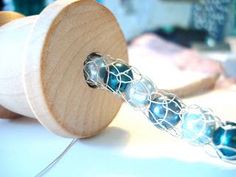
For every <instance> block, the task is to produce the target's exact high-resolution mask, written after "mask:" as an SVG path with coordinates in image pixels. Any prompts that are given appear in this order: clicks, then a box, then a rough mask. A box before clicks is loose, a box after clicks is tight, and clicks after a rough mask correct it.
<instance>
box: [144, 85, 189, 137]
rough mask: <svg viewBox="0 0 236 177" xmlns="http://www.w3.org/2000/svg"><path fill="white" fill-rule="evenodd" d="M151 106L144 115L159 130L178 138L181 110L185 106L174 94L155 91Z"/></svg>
mask: <svg viewBox="0 0 236 177" xmlns="http://www.w3.org/2000/svg"><path fill="white" fill-rule="evenodd" d="M150 102H151V104H150V107H149V109H148V111H147V112H146V113H145V115H146V116H147V117H148V118H149V120H150V121H151V122H152V123H153V124H154V125H155V126H156V127H157V128H159V129H161V130H164V131H166V132H168V133H169V134H171V135H172V136H180V122H181V119H180V116H181V110H182V108H183V107H184V106H185V105H184V104H183V102H182V101H181V100H180V99H179V98H178V97H177V96H176V95H174V94H172V93H168V92H166V91H164V90H157V91H156V93H154V94H153V95H152V97H151V100H150Z"/></svg>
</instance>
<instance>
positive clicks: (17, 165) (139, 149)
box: [0, 104, 236, 177]
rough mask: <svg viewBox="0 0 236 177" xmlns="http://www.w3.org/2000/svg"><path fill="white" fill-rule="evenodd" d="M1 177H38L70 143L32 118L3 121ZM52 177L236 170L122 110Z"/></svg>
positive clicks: (227, 174) (165, 176) (211, 175)
mask: <svg viewBox="0 0 236 177" xmlns="http://www.w3.org/2000/svg"><path fill="white" fill-rule="evenodd" d="M0 140H1V145H0V176H1V177H28V176H34V175H35V174H37V173H38V172H39V171H40V170H41V169H42V168H44V167H45V166H46V165H47V164H49V163H50V162H51V161H52V160H53V159H54V158H55V157H56V156H57V155H58V154H59V153H60V152H62V150H63V149H64V148H65V147H66V146H67V145H68V144H69V143H70V141H71V139H66V138H62V137H59V136H57V135H54V134H52V133H51V132H49V131H47V130H46V129H45V128H43V127H42V126H41V125H40V124H39V123H38V122H37V121H35V120H33V119H29V118H20V119H17V120H0ZM45 176H49V177H64V176H66V177H118V176H122V177H154V176H155V177H156V176H160V177H172V176H173V177H189V176H191V177H201V176H204V177H234V176H236V166H233V165H230V164H227V163H225V162H221V161H220V160H219V159H215V158H212V157H209V156H208V155H207V154H206V153H205V152H204V150H203V149H202V148H199V147H193V146H191V145H188V144H187V143H186V142H183V141H182V140H178V139H175V138H173V137H170V136H169V135H167V134H165V133H163V132H161V131H159V130H157V129H156V128H155V127H153V126H152V125H151V123H150V122H148V121H147V120H146V118H145V117H144V116H143V115H142V113H139V112H137V111H134V110H133V109H132V108H130V107H129V106H128V105H126V104H123V106H122V108H121V110H120V112H119V113H118V114H117V116H116V118H115V120H114V121H113V122H112V124H111V125H110V126H109V127H108V128H107V129H106V130H105V131H103V132H102V133H101V134H99V135H98V136H96V137H94V138H91V139H86V140H80V141H79V142H77V143H76V144H75V145H74V146H73V147H72V148H71V149H70V151H69V152H68V153H67V154H66V155H65V156H64V157H63V158H62V159H61V160H60V161H59V163H58V164H56V166H55V167H54V168H53V169H52V170H51V171H49V172H48V173H47V174H46V175H45Z"/></svg>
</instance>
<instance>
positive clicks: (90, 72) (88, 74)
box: [84, 54, 106, 87]
mask: <svg viewBox="0 0 236 177" xmlns="http://www.w3.org/2000/svg"><path fill="white" fill-rule="evenodd" d="M84 76H85V80H86V81H87V83H88V85H89V86H91V87H98V86H99V85H101V84H102V82H103V79H104V78H105V76H106V63H105V61H104V59H103V58H102V57H101V56H100V55H97V54H93V56H90V58H88V59H87V60H86V62H85V64H84Z"/></svg>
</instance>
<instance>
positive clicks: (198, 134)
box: [181, 106, 216, 144]
mask: <svg viewBox="0 0 236 177" xmlns="http://www.w3.org/2000/svg"><path fill="white" fill-rule="evenodd" d="M181 128H182V135H183V138H185V139H187V140H189V141H192V142H193V143H197V144H208V143H210V142H211V140H212V135H213V132H214V131H215V129H216V122H215V118H214V116H213V115H212V114H211V113H210V112H209V111H207V110H203V109H202V108H200V107H195V106H194V107H191V106H190V107H188V108H187V109H186V111H185V112H184V113H183V114H182V122H181Z"/></svg>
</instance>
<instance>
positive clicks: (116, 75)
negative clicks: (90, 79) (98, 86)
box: [104, 62, 133, 92]
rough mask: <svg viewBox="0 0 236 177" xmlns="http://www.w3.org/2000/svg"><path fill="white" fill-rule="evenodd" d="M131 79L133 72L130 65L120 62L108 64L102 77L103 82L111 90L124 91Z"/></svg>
mask: <svg viewBox="0 0 236 177" xmlns="http://www.w3.org/2000/svg"><path fill="white" fill-rule="evenodd" d="M132 80H133V73H132V71H131V69H130V66H128V65H126V64H123V63H121V62H115V63H113V64H112V65H110V66H109V67H108V69H107V72H106V76H105V77H104V83H106V86H107V88H108V89H109V90H111V91H113V92H124V91H125V89H126V87H127V86H128V85H129V84H130V82H131V81H132Z"/></svg>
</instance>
